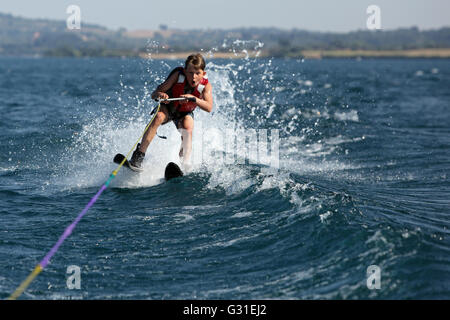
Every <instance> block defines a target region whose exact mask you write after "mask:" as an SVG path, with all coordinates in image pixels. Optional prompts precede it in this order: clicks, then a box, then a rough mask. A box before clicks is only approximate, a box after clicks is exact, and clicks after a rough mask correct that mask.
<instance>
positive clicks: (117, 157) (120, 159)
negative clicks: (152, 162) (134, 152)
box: [114, 153, 144, 172]
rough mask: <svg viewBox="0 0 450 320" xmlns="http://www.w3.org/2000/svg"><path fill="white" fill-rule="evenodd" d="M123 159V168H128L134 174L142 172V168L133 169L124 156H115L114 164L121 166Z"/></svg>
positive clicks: (119, 154)
mask: <svg viewBox="0 0 450 320" xmlns="http://www.w3.org/2000/svg"><path fill="white" fill-rule="evenodd" d="M124 159H125V162H124V163H123V166H124V167H125V168H128V169H130V170H132V171H134V172H142V171H143V170H144V169H142V168H136V167H133V166H132V165H131V164H130V162H129V161H128V159H126V158H125V156H124V155H123V154H121V153H118V154H116V156H115V157H114V163H117V164H121V163H122V161H123V160H124Z"/></svg>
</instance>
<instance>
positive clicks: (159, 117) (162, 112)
mask: <svg viewBox="0 0 450 320" xmlns="http://www.w3.org/2000/svg"><path fill="white" fill-rule="evenodd" d="M168 120H169V112H168V111H167V107H166V106H161V108H160V109H159V112H158V113H157V114H156V117H155V120H153V122H152V124H151V125H150V127H149V128H148V129H147V131H145V133H144V136H143V137H142V140H141V144H140V148H139V151H141V152H143V153H145V152H146V151H147V148H148V146H149V145H150V143H151V142H152V140H153V138H154V137H155V135H156V131H157V130H158V127H159V126H160V125H162V124H164V123H166V122H167V121H168Z"/></svg>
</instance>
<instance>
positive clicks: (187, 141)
mask: <svg viewBox="0 0 450 320" xmlns="http://www.w3.org/2000/svg"><path fill="white" fill-rule="evenodd" d="M179 123H180V124H179V131H181V148H180V157H181V156H182V157H183V162H184V163H189V161H190V158H191V152H192V132H193V131H194V119H193V118H192V117H191V116H189V115H187V116H185V117H184V118H183V119H181V120H180V122H179Z"/></svg>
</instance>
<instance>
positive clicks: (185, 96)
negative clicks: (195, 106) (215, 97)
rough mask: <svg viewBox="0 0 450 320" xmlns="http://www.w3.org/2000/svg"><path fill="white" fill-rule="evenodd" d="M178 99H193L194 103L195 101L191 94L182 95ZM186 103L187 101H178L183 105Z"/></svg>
mask: <svg viewBox="0 0 450 320" xmlns="http://www.w3.org/2000/svg"><path fill="white" fill-rule="evenodd" d="M180 98H195V99H196V101H197V97H196V96H194V95H192V94H183V95H181V96H180ZM188 102H189V101H188V100H183V101H180V103H181V104H185V103H188Z"/></svg>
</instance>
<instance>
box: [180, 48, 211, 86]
mask: <svg viewBox="0 0 450 320" xmlns="http://www.w3.org/2000/svg"><path fill="white" fill-rule="evenodd" d="M205 67H206V62H205V59H204V58H203V56H202V55H201V54H200V53H196V54H192V55H190V56H189V57H187V59H186V62H185V64H184V73H185V74H186V78H187V81H188V83H189V85H190V86H191V87H196V86H197V85H198V84H199V83H200V81H201V80H202V78H203V77H204V76H205V74H206V72H205Z"/></svg>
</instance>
